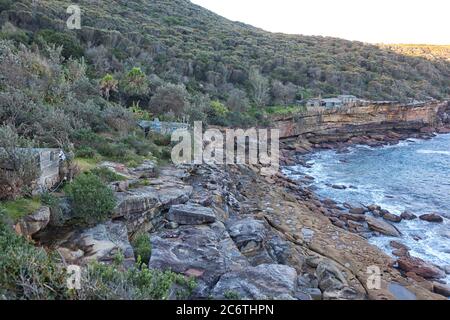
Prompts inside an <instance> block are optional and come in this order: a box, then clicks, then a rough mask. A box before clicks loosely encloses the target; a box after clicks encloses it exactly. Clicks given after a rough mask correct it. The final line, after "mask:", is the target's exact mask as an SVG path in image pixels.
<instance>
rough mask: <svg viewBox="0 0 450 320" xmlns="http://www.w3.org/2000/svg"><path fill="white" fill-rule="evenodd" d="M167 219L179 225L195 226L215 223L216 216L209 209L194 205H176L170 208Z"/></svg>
mask: <svg viewBox="0 0 450 320" xmlns="http://www.w3.org/2000/svg"><path fill="white" fill-rule="evenodd" d="M167 218H168V219H169V220H170V221H173V222H176V223H178V224H179V225H184V224H190V225H196V224H204V223H213V222H215V221H216V216H215V215H214V212H213V210H212V209H211V208H207V207H203V206H200V205H198V204H194V203H187V204H178V205H174V206H172V207H170V210H169V213H168V216H167Z"/></svg>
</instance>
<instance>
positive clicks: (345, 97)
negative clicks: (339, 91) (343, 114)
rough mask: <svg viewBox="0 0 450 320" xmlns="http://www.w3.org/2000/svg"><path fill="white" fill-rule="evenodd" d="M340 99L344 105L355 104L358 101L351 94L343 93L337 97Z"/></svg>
mask: <svg viewBox="0 0 450 320" xmlns="http://www.w3.org/2000/svg"><path fill="white" fill-rule="evenodd" d="M337 98H338V99H339V100H341V101H342V103H343V104H344V105H355V104H356V103H357V102H358V98H357V97H355V96H352V95H348V94H343V95H340V96H338V97H337Z"/></svg>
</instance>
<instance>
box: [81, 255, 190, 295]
mask: <svg viewBox="0 0 450 320" xmlns="http://www.w3.org/2000/svg"><path fill="white" fill-rule="evenodd" d="M177 287H178V288H177ZM195 287H196V282H195V281H194V280H193V279H187V278H185V277H184V276H183V275H180V274H176V273H173V272H171V271H159V270H151V269H148V268H139V267H138V266H136V267H134V268H131V269H129V270H126V271H120V270H119V269H118V267H117V266H115V265H102V264H99V263H94V264H91V265H89V266H88V268H87V270H86V272H85V273H84V275H83V277H82V285H81V288H82V289H81V290H80V291H78V292H77V295H78V298H79V299H83V300H93V299H101V300H123V299H125V300H166V299H169V298H170V297H171V296H172V294H173V293H175V294H174V295H175V297H178V298H183V299H186V298H188V297H189V296H190V295H191V293H192V290H193V289H195Z"/></svg>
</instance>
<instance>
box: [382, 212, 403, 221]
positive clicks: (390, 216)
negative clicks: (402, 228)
mask: <svg viewBox="0 0 450 320" xmlns="http://www.w3.org/2000/svg"><path fill="white" fill-rule="evenodd" d="M383 219H385V220H388V221H391V222H395V223H398V222H401V221H402V217H400V216H397V215H395V214H393V213H390V212H389V213H386V214H384V215H383Z"/></svg>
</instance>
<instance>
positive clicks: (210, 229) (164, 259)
mask: <svg viewBox="0 0 450 320" xmlns="http://www.w3.org/2000/svg"><path fill="white" fill-rule="evenodd" d="M150 240H151V244H152V248H153V249H152V256H151V258H150V262H149V268H155V269H160V270H172V271H174V272H178V273H182V274H188V273H190V274H194V273H195V274H196V275H197V279H198V280H199V281H200V282H202V285H200V287H202V286H203V285H204V286H205V287H206V288H211V287H212V286H213V285H214V284H215V283H216V282H217V280H219V278H220V276H221V275H223V274H224V273H226V272H230V271H235V270H241V269H242V268H243V267H246V266H248V261H247V259H246V258H245V257H244V256H243V255H242V253H241V252H240V251H239V250H238V248H237V247H236V245H235V244H234V242H233V240H232V239H231V238H230V236H229V235H228V233H227V232H226V229H225V226H224V225H223V224H222V223H221V222H216V223H213V224H209V225H197V226H180V227H179V228H178V229H176V230H170V231H168V230H162V231H159V232H156V233H154V234H151V236H150ZM199 294H202V293H199ZM203 294H206V295H207V292H206V293H203Z"/></svg>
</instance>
